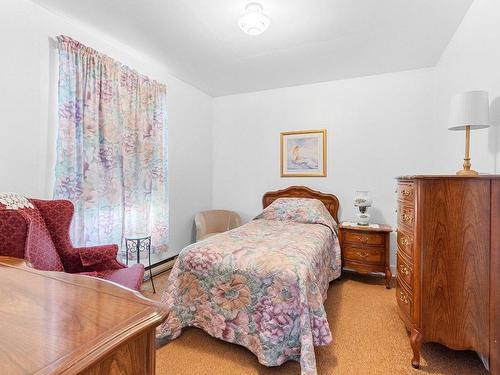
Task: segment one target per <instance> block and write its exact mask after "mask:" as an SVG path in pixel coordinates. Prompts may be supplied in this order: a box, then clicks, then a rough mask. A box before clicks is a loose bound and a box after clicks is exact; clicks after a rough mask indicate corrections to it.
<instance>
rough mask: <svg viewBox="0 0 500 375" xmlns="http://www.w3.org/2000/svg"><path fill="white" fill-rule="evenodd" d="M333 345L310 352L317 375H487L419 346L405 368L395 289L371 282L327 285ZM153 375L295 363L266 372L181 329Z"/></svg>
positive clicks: (460, 357) (437, 348)
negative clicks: (414, 362) (417, 365)
mask: <svg viewBox="0 0 500 375" xmlns="http://www.w3.org/2000/svg"><path fill="white" fill-rule="evenodd" d="M167 278H168V274H163V275H160V276H157V277H155V285H156V289H157V293H156V294H153V293H152V292H151V290H152V289H151V284H150V283H149V282H146V283H144V285H143V293H144V294H145V295H146V296H148V297H149V298H152V299H157V300H158V299H160V297H161V291H162V290H163V289H164V287H165V285H166V283H167ZM325 308H326V311H327V314H328V321H329V324H330V329H331V331H332V334H333V337H334V342H333V343H332V344H330V345H329V346H326V347H319V348H316V362H317V368H318V374H319V375H327V374H332V375H333V374H335V375H337V374H342V375H344V374H345V375H363V374H370V375H378V374H380V375H382V374H383V375H386V374H398V375H399V374H402V375H403V374H421V375H424V374H453V375H460V374H464V375H475V374H487V373H488V372H487V371H486V370H485V369H484V367H483V365H482V362H481V361H480V360H479V358H478V357H477V355H476V354H475V353H473V352H459V351H453V350H450V349H447V348H445V347H443V346H441V345H439V344H424V346H423V349H422V357H423V358H422V361H421V369H420V370H414V369H412V367H411V365H410V360H411V356H412V352H411V348H410V344H409V340H408V337H407V334H406V330H405V328H404V326H403V323H402V322H401V320H400V319H399V316H398V312H397V304H396V297H395V289H391V290H387V289H386V288H385V287H384V286H383V280H382V279H380V278H376V277H369V276H360V275H354V274H345V275H344V277H343V279H342V280H340V281H333V282H332V283H331V285H330V289H329V291H328V299H327V300H326V302H325ZM156 367H157V374H159V375H163V374H175V375H184V374H185V375H205V374H206V375H219V374H220V375H236V374H244V375H250V374H251V375H267V374H269V375H294V374H297V375H298V374H300V366H299V364H298V363H296V362H287V363H285V364H283V365H282V366H280V367H276V368H267V367H265V366H262V365H260V364H259V363H258V361H257V359H256V357H255V356H254V355H253V354H252V353H251V352H250V351H248V350H246V349H245V348H243V347H240V346H238V345H234V344H229V343H226V342H224V341H221V340H217V339H215V338H212V337H211V336H209V335H208V334H206V333H205V332H203V331H202V330H199V329H197V328H186V329H184V331H183V333H182V335H181V336H180V337H179V338H177V339H176V340H173V341H171V342H170V343H168V344H167V345H165V346H163V347H161V348H159V349H158V350H157V356H156Z"/></svg>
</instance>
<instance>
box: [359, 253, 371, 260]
mask: <svg viewBox="0 0 500 375" xmlns="http://www.w3.org/2000/svg"><path fill="white" fill-rule="evenodd" d="M356 254H357V255H358V256H359V257H360V258H363V259H366V258H367V257H368V255H370V254H368V253H367V252H366V251H358V252H357V253H356Z"/></svg>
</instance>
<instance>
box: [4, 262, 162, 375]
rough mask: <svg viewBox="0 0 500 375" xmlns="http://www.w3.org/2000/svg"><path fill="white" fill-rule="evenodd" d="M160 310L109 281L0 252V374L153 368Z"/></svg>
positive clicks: (150, 370) (126, 371) (139, 372)
mask: <svg viewBox="0 0 500 375" xmlns="http://www.w3.org/2000/svg"><path fill="white" fill-rule="evenodd" d="M166 314H167V311H166V310H165V309H164V308H163V307H161V305H159V304H158V303H156V302H153V301H151V300H148V299H146V298H145V297H143V296H141V295H140V294H139V293H137V292H134V291H132V290H129V289H126V288H122V287H119V286H117V285H115V284H113V283H110V282H107V281H104V280H99V279H95V278H91V277H86V276H79V275H71V274H67V273H60V272H43V271H37V270H34V269H32V268H29V267H27V266H26V265H25V263H24V261H23V260H21V259H14V258H8V257H0V332H1V334H0V369H1V373H2V374H9V375H16V374H39V375H41V374H85V375H97V374H99V375H101V374H127V375H131V374H133V375H136V374H137V375H145V374H154V372H155V327H156V326H157V325H159V324H160V323H161V322H162V321H163V320H164V319H165V317H166Z"/></svg>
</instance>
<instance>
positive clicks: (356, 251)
mask: <svg viewBox="0 0 500 375" xmlns="http://www.w3.org/2000/svg"><path fill="white" fill-rule="evenodd" d="M342 254H343V255H344V260H346V261H349V260H351V261H355V262H362V263H369V264H385V258H384V257H385V251H384V249H376V248H368V247H357V246H351V245H344V247H343V249H342Z"/></svg>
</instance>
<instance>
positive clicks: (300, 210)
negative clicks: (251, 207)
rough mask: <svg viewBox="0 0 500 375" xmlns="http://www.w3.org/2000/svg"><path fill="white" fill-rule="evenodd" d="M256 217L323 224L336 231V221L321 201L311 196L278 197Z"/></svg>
mask: <svg viewBox="0 0 500 375" xmlns="http://www.w3.org/2000/svg"><path fill="white" fill-rule="evenodd" d="M256 219H266V220H281V221H294V222H296V223H309V224H323V225H326V226H327V227H329V228H330V229H331V230H333V231H337V223H336V222H335V220H334V219H333V217H332V215H330V213H329V212H328V210H327V209H326V207H325V205H324V204H323V202H321V201H320V200H318V199H311V198H278V199H276V200H275V201H274V202H273V203H271V204H270V205H269V206H267V207H266V208H265V209H264V211H262V213H261V214H260V215H258V216H257V217H256Z"/></svg>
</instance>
